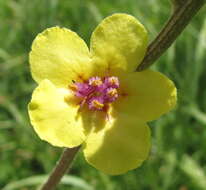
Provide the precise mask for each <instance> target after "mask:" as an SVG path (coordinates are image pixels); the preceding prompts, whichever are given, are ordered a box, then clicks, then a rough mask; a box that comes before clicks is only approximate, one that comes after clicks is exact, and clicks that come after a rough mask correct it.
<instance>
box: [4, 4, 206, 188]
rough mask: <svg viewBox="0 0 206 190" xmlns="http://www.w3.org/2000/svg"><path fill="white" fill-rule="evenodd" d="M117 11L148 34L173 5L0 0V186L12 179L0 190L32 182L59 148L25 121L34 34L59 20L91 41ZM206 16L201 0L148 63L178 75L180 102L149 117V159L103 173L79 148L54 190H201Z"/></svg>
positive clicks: (205, 154)
mask: <svg viewBox="0 0 206 190" xmlns="http://www.w3.org/2000/svg"><path fill="white" fill-rule="evenodd" d="M116 12H124V13H129V14H132V15H134V16H135V17H137V18H138V19H139V20H140V21H141V22H142V23H143V24H144V25H145V27H146V28H147V29H148V31H149V35H150V39H151V40H152V39H153V38H154V37H155V36H156V35H157V33H158V31H160V29H161V27H162V25H163V24H164V22H165V21H166V20H167V18H168V16H169V15H170V12H171V11H170V4H169V0H144V1H142V0H93V1H86V0H59V1H58V0H30V1H29V0H0V189H3V187H5V186H6V185H7V184H9V183H12V182H14V181H16V182H17V183H13V184H10V185H9V186H8V185H7V188H5V190H11V189H22V190H27V189H34V187H35V186H31V185H32V184H38V183H39V182H41V181H42V180H43V178H42V177H41V176H40V177H38V178H36V176H39V175H42V174H47V173H49V172H50V170H51V169H52V167H53V166H54V165H55V162H56V160H57V159H58V157H59V155H60V153H61V151H62V150H61V149H60V148H55V147H52V146H51V145H49V144H48V143H46V142H43V141H41V140H40V139H39V138H38V137H37V135H36V134H35V132H34V131H33V129H32V127H31V125H30V123H29V120H28V114H27V103H28V102H29V100H30V97H31V93H32V90H33V89H34V88H35V86H36V84H35V83H34V81H33V80H32V78H31V75H30V71H29V64H28V53H29V51H30V47H31V43H32V40H33V39H34V38H35V36H36V35H37V34H38V33H39V32H41V31H42V30H44V29H45V28H47V27H51V26H56V25H59V26H64V27H67V28H70V29H71V30H73V31H75V32H77V33H78V34H79V35H80V36H81V37H82V38H83V39H84V40H85V41H86V42H87V43H89V38H90V35H91V32H92V31H93V30H94V28H95V26H96V25H97V24H98V23H99V22H100V21H101V20H102V19H103V18H104V17H106V16H108V15H111V14H112V13H116ZM205 15H206V7H204V8H203V9H202V10H201V11H200V12H199V13H198V14H197V15H196V17H195V18H194V19H193V20H192V22H191V23H190V25H189V26H188V27H187V28H186V30H185V31H184V32H183V34H182V35H181V36H180V37H179V38H178V39H177V40H176V42H175V43H174V44H173V45H172V46H171V47H170V49H169V50H168V51H167V53H166V54H164V55H163V56H162V57H161V58H160V59H159V61H158V62H156V64H155V65H154V66H153V68H154V69H157V70H159V71H161V72H163V73H164V74H165V75H167V76H168V77H170V78H171V79H172V80H173V81H174V82H175V84H176V86H177V89H178V105H177V107H176V109H175V110H173V111H172V112H170V113H169V114H167V115H165V116H163V117H161V118H160V119H159V120H158V121H154V122H152V123H150V126H151V130H152V150H151V153H150V157H149V159H148V160H147V161H145V162H144V164H143V165H142V167H140V168H138V169H136V170H133V171H130V172H128V173H127V174H124V175H121V176H108V175H105V174H103V173H101V172H100V171H97V170H96V169H95V168H92V167H91V166H90V165H89V164H87V163H86V161H85V160H84V158H83V156H82V155H81V153H80V154H79V155H78V157H77V159H76V161H75V163H74V165H73V167H72V169H71V173H70V176H68V177H67V178H65V179H64V181H63V183H64V184H63V185H61V186H59V188H58V189H59V190H64V189H65V190H67V189H71V190H81V189H88V190H89V189H93V190H139V189H140V190H150V189H152V190H166V189H168V190H170V189H171V190H173V189H175V190H176V189H178V190H191V189H192V190H193V189H194V190H196V189H197V190H198V189H203V190H205V189H206V164H205V163H206V113H205V112H206V88H205V87H206V75H205V72H206V18H205ZM28 177H29V179H28ZM25 178H27V179H26V180H23V181H22V179H25ZM18 186H19V188H17V187H18Z"/></svg>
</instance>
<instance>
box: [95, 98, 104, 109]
mask: <svg viewBox="0 0 206 190" xmlns="http://www.w3.org/2000/svg"><path fill="white" fill-rule="evenodd" d="M92 107H93V108H96V109H98V110H101V109H102V108H103V107H104V104H102V103H100V102H99V101H98V100H93V101H92Z"/></svg>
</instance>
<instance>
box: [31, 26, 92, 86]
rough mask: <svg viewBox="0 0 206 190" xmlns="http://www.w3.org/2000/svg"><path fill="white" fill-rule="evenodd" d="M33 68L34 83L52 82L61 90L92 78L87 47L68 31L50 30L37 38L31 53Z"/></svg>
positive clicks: (64, 29) (55, 28)
mask: <svg viewBox="0 0 206 190" xmlns="http://www.w3.org/2000/svg"><path fill="white" fill-rule="evenodd" d="M30 65H31V72H32V76H33V78H34V80H36V81H37V82H38V83H39V82H41V81H42V80H43V79H48V80H50V81H51V82H52V83H53V84H54V85H56V86H58V87H65V86H67V85H68V84H69V83H70V82H71V80H76V79H77V78H78V77H80V78H81V77H82V78H84V79H87V78H88V77H89V76H90V75H91V64H90V58H89V50H88V47H87V45H86V44H85V42H84V41H83V40H82V39H81V38H80V37H79V36H78V35H77V34H76V33H74V32H72V31H70V30H68V29H66V28H59V27H53V28H49V29H47V30H45V31H43V32H42V33H40V34H39V35H38V36H37V37H36V39H35V40H34V42H33V44H32V51H31V52H30Z"/></svg>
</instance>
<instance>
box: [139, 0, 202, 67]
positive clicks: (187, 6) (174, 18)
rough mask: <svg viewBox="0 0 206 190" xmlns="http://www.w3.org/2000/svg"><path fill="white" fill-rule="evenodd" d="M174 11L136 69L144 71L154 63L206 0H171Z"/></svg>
mask: <svg viewBox="0 0 206 190" xmlns="http://www.w3.org/2000/svg"><path fill="white" fill-rule="evenodd" d="M171 1H172V3H173V12H172V15H171V17H170V18H169V20H168V21H167V23H166V24H165V26H164V27H163V28H162V30H161V31H160V33H159V34H158V36H157V37H156V38H155V39H154V41H153V42H151V44H150V45H149V47H148V49H147V52H146V55H145V57H144V59H143V61H142V62H141V63H140V65H139V66H138V68H137V70H136V71H142V70H144V69H146V68H148V67H149V66H150V65H152V64H153V63H154V62H155V61H156V60H157V59H158V58H159V57H160V56H161V55H162V54H163V53H164V52H165V51H166V50H167V49H168V48H169V47H170V45H171V44H172V43H173V42H174V41H175V40H176V38H177V37H178V36H179V35H180V34H181V32H182V31H183V30H184V28H185V27H186V26H187V25H188V24H189V22H190V21H191V19H192V18H193V17H194V16H195V15H196V13H197V12H198V11H199V9H200V8H201V7H202V6H203V5H204V4H205V0H184V1H183V0H171Z"/></svg>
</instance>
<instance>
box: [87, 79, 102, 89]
mask: <svg viewBox="0 0 206 190" xmlns="http://www.w3.org/2000/svg"><path fill="white" fill-rule="evenodd" d="M89 85H91V86H94V87H98V86H100V85H102V79H101V78H100V77H92V78H90V79H89Z"/></svg>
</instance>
